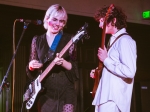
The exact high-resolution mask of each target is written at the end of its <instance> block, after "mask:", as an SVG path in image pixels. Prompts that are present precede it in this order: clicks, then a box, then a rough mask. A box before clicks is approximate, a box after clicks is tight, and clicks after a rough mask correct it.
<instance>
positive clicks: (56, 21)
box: [47, 15, 65, 34]
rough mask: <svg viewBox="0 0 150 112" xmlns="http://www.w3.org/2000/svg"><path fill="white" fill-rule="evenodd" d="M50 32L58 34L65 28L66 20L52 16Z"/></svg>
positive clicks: (49, 21)
mask: <svg viewBox="0 0 150 112" xmlns="http://www.w3.org/2000/svg"><path fill="white" fill-rule="evenodd" d="M47 22H48V31H49V32H51V33H54V34H55V33H58V32H59V31H60V30H62V29H63V27H64V26H65V20H64V18H63V17H61V16H60V15H56V16H52V17H50V18H49V19H48V20H47Z"/></svg>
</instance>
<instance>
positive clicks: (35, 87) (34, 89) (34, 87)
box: [24, 23, 88, 109]
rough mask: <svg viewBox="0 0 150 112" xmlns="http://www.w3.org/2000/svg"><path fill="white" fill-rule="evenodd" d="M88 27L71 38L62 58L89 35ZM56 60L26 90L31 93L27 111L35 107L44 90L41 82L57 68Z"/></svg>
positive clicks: (84, 27) (62, 53)
mask: <svg viewBox="0 0 150 112" xmlns="http://www.w3.org/2000/svg"><path fill="white" fill-rule="evenodd" d="M87 27H88V24H87V23H85V25H84V26H83V27H81V29H80V30H79V31H78V32H77V34H76V35H75V36H74V37H72V38H71V40H70V41H69V42H68V43H67V45H66V46H65V47H64V48H63V49H62V50H61V52H60V53H59V57H60V58H61V57H62V56H63V55H64V53H65V52H66V51H67V50H68V49H69V47H70V46H71V45H72V44H74V43H77V42H78V41H79V40H80V39H81V38H83V37H85V36H86V35H87V30H86V29H87ZM54 60H55V59H54ZM54 60H53V61H52V62H51V63H50V64H49V65H48V67H47V68H46V69H45V70H44V71H43V72H42V74H40V75H39V76H38V77H37V78H36V79H35V80H34V81H32V83H30V84H29V87H28V89H27V90H26V92H29V95H28V97H29V98H28V99H27V101H26V109H31V107H32V106H33V104H34V102H35V99H36V97H37V95H38V93H39V92H40V91H41V88H42V85H41V82H42V81H43V79H44V78H45V77H46V76H47V74H48V73H49V72H50V71H51V70H52V68H53V67H54V66H55V62H54ZM25 94H26V93H25ZM25 94H24V95H25ZM27 94H28V93H27Z"/></svg>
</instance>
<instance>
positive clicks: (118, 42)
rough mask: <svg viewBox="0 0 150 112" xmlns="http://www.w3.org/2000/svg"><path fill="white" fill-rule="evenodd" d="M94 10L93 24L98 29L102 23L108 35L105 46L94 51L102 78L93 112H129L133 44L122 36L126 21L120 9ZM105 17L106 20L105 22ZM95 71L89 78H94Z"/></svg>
mask: <svg viewBox="0 0 150 112" xmlns="http://www.w3.org/2000/svg"><path fill="white" fill-rule="evenodd" d="M108 9H109V7H108V6H107V7H104V8H101V9H99V10H97V12H96V14H95V17H94V18H95V20H97V21H98V22H99V27H100V28H102V29H103V28H105V27H104V26H103V23H104V21H106V23H107V24H106V30H105V34H111V35H112V36H111V37H110V41H109V42H108V43H109V46H108V47H107V49H106V47H105V46H104V49H102V48H98V54H97V56H98V59H99V61H101V62H102V63H103V65H104V66H103V69H102V76H101V79H100V81H99V85H98V88H97V90H96V94H95V97H94V100H93V102H92V105H95V112H130V105H131V97H132V90H133V83H134V76H135V73H136V59H137V52H136V42H135V41H134V40H133V39H132V37H131V36H130V35H129V34H128V33H127V32H126V27H127V24H126V19H127V16H126V15H125V14H124V12H123V10H122V9H121V8H120V7H117V6H114V5H113V8H112V11H110V13H109V16H108V15H107V12H108ZM106 15H107V16H108V17H107V20H106ZM95 70H96V69H93V70H91V73H90V77H92V78H94V74H95Z"/></svg>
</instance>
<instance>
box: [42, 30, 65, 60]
mask: <svg viewBox="0 0 150 112" xmlns="http://www.w3.org/2000/svg"><path fill="white" fill-rule="evenodd" d="M62 35H63V32H62V31H61V32H59V33H58V34H57V35H56V37H55V39H54V41H53V43H52V45H51V47H50V48H49V50H48V53H47V54H46V55H45V59H44V63H45V62H47V61H50V60H52V59H53V57H54V53H55V51H56V48H57V46H58V43H59V41H60V39H61V37H62Z"/></svg>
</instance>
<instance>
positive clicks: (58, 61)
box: [54, 53, 64, 65]
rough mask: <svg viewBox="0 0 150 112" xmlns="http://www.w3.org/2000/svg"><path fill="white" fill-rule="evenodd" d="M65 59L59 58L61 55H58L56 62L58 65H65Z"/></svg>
mask: <svg viewBox="0 0 150 112" xmlns="http://www.w3.org/2000/svg"><path fill="white" fill-rule="evenodd" d="M63 61H64V59H63V58H60V57H59V53H57V54H56V58H55V59H54V62H55V63H56V65H63Z"/></svg>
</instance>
